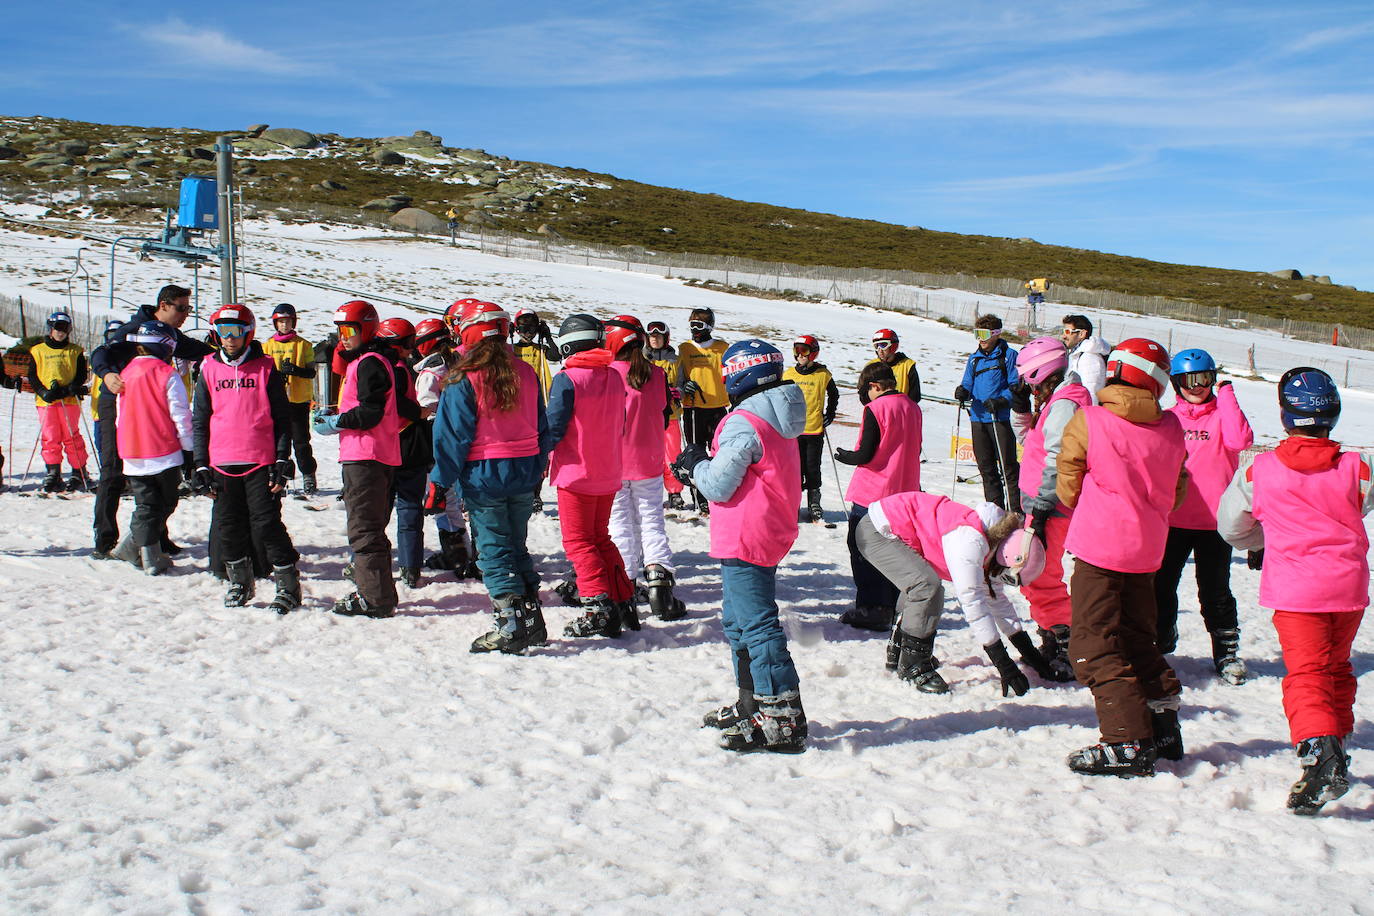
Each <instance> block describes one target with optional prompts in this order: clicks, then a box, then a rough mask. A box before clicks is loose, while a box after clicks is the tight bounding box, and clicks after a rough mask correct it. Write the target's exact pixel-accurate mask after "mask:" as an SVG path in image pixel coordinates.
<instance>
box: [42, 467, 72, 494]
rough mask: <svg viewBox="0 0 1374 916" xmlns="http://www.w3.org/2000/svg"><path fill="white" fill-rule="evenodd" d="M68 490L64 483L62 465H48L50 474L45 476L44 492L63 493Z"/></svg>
mask: <svg viewBox="0 0 1374 916" xmlns="http://www.w3.org/2000/svg"><path fill="white" fill-rule="evenodd" d="M65 490H66V487H64V486H63V485H62V465H60V464H50V465H48V476H46V477H44V478H43V492H44V493H61V492H63V491H65Z"/></svg>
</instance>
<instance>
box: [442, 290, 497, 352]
mask: <svg viewBox="0 0 1374 916" xmlns="http://www.w3.org/2000/svg"><path fill="white" fill-rule="evenodd" d="M454 304H455V305H456V304H457V303H454ZM458 333H459V336H460V338H461V340H462V342H463V346H465V347H472V346H475V345H476V344H477V343H478V342H479V341H482V340H485V339H486V338H488V337H500V338H501V339H502V340H504V339H505V338H506V337H508V336H509V335H510V316H509V315H507V314H506V310H505V309H503V308H501V306H499V305H497V304H496V303H495V302H483V301H481V300H480V299H473V300H472V301H471V302H469V303H468V304H467V305H465V306H463V313H462V314H461V315H460V316H459V317H458Z"/></svg>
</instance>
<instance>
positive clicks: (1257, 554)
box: [1245, 547, 1264, 569]
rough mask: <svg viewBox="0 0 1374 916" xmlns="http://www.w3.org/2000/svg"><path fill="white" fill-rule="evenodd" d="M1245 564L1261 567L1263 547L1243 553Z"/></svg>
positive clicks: (1251, 566) (1262, 565)
mask: <svg viewBox="0 0 1374 916" xmlns="http://www.w3.org/2000/svg"><path fill="white" fill-rule="evenodd" d="M1245 565H1246V566H1248V567H1250V568H1251V569H1263V568H1264V548H1263V547H1261V548H1260V549H1259V550H1252V551H1250V552H1249V553H1247V554H1246V555H1245Z"/></svg>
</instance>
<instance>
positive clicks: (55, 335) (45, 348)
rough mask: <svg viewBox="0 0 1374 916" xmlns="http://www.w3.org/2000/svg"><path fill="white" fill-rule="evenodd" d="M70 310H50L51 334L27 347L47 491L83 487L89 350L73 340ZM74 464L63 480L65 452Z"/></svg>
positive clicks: (86, 484)
mask: <svg viewBox="0 0 1374 916" xmlns="http://www.w3.org/2000/svg"><path fill="white" fill-rule="evenodd" d="M71 334H72V316H71V315H68V314H67V313H66V312H53V313H52V314H51V315H49V316H48V335H47V336H46V337H44V338H43V339H42V340H40V341H39V342H38V343H36V344H34V345H33V346H32V347H30V348H29V357H30V358H31V359H32V362H31V363H30V364H29V385H30V387H32V388H33V390H34V401H35V404H36V406H37V410H38V428H39V429H40V430H41V433H42V443H43V448H42V451H43V464H44V465H45V466H46V467H47V469H48V476H47V477H45V478H44V479H43V492H44V493H61V492H62V491H63V490H64V489H66V490H70V491H71V492H73V493H84V492H86V491H87V490H88V489H90V480H89V479H88V478H87V477H86V457H87V456H86V440H85V439H83V438H82V437H81V399H82V398H84V397H85V396H86V394H87V388H86V376H87V374H88V373H87V371H86V353H85V351H83V350H82V349H81V348H80V347H78V346H77V345H76V344H74V343H72V341H71ZM64 450H65V451H66V454H67V463H68V464H70V465H71V467H72V475H71V479H70V480H68V481H67V482H66V483H65V484H64V483H63V482H62V453H63V451H64Z"/></svg>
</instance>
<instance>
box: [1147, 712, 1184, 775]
mask: <svg viewBox="0 0 1374 916" xmlns="http://www.w3.org/2000/svg"><path fill="white" fill-rule="evenodd" d="M1177 702H1178V698H1177V697H1171V698H1170V699H1168V700H1151V701H1150V728H1151V729H1152V730H1153V731H1154V733H1155V756H1157V757H1158V758H1159V759H1161V760H1182V759H1183V729H1182V728H1181V727H1180V726H1179V724H1178V709H1177V707H1176V706H1175V707H1174V708H1172V709H1171V708H1162V709H1156V708H1155V707H1156V706H1157V705H1161V704H1165V703H1169V704H1177Z"/></svg>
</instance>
